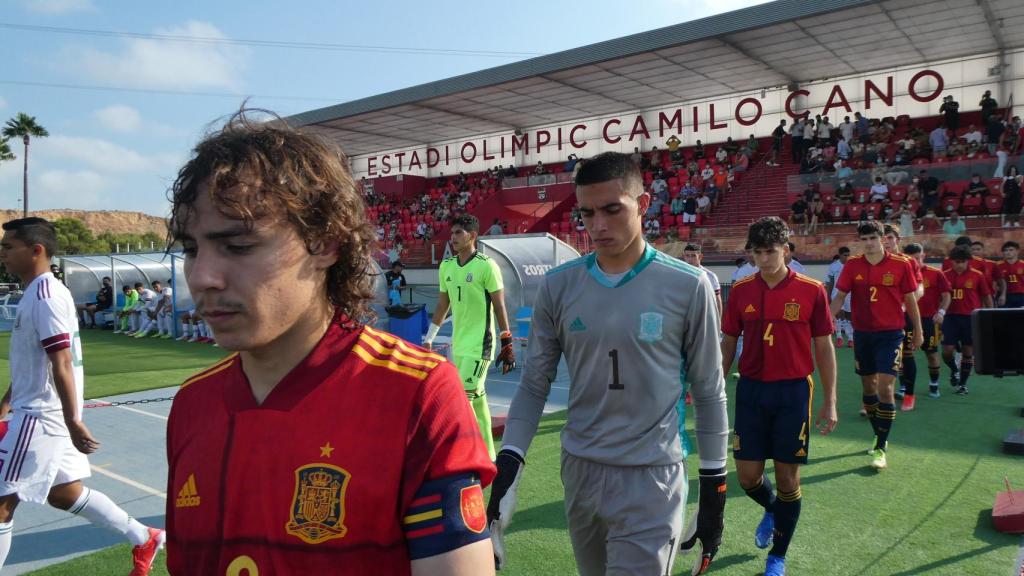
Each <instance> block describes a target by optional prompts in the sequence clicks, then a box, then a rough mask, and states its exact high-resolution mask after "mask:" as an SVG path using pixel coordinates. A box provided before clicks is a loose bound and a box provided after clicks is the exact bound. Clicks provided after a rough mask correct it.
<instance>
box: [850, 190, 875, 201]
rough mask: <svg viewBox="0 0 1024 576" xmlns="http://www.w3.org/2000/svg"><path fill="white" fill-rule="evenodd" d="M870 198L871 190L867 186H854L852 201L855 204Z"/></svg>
mask: <svg viewBox="0 0 1024 576" xmlns="http://www.w3.org/2000/svg"><path fill="white" fill-rule="evenodd" d="M869 198H871V190H870V189H868V188H854V189H853V201H854V202H856V203H857V204H864V203H866V202H867V201H868V199H869Z"/></svg>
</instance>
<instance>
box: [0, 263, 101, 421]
mask: <svg viewBox="0 0 1024 576" xmlns="http://www.w3.org/2000/svg"><path fill="white" fill-rule="evenodd" d="M65 348H70V349H71V363H72V367H73V373H74V378H75V401H76V402H77V403H78V408H79V410H78V413H79V414H81V408H82V403H83V402H82V397H83V385H84V383H85V374H84V371H83V368H82V341H81V339H80V337H79V334H78V316H77V314H76V311H75V301H74V299H73V298H72V297H71V292H70V291H68V289H67V287H65V286H64V285H63V284H61V283H60V282H59V281H57V279H56V278H54V277H53V274H51V273H49V272H47V273H46V274H43V275H41V276H38V277H36V278H35V279H34V280H32V282H30V283H29V285H28V286H26V287H25V294H24V296H22V298H21V300H20V301H19V302H18V311H17V315H16V316H15V320H14V329H13V330H12V333H11V352H10V363H11V365H10V368H11V408H12V409H14V410H19V411H24V412H27V413H30V414H32V415H34V416H37V417H39V418H40V419H41V420H42V421H43V422H44V423H47V424H48V426H47V431H48V432H49V433H50V434H60V431H61V430H63V433H64V434H65V435H66V434H67V428H66V427H65V425H64V415H63V412H62V408H61V403H60V397H59V396H57V389H56V386H55V384H54V380H53V370H52V369H51V367H50V360H49V357H48V356H47V354H48V353H52V352H56V351H59V350H63V349H65Z"/></svg>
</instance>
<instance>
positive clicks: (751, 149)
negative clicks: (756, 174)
mask: <svg viewBox="0 0 1024 576" xmlns="http://www.w3.org/2000/svg"><path fill="white" fill-rule="evenodd" d="M760 146H761V143H760V142H758V141H757V138H754V135H753V134H751V135H750V138H747V146H746V154H747V157H748V158H750V159H753V158H754V154H757V150H758V148H760Z"/></svg>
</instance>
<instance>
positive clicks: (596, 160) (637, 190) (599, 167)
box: [576, 152, 644, 197]
mask: <svg viewBox="0 0 1024 576" xmlns="http://www.w3.org/2000/svg"><path fill="white" fill-rule="evenodd" d="M582 162H583V166H582V167H581V168H580V171H579V172H577V173H576V185H577V186H586V185H588V184H600V183H602V182H608V181H610V180H616V179H621V180H622V189H623V190H624V191H626V192H629V194H630V195H631V196H633V197H637V196H639V195H641V194H643V191H644V185H643V176H642V175H641V174H640V167H639V166H637V165H636V163H635V162H633V159H632V158H630V155H629V154H620V153H619V152H603V153H601V154H598V155H597V156H594V157H593V158H590V159H589V160H584V161H582Z"/></svg>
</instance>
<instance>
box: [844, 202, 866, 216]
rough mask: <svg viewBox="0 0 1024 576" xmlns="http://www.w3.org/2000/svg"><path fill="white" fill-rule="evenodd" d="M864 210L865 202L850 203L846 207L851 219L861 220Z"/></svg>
mask: <svg viewBox="0 0 1024 576" xmlns="http://www.w3.org/2000/svg"><path fill="white" fill-rule="evenodd" d="M863 211H864V205H863V204H850V205H849V206H847V207H846V213H847V214H848V215H849V216H850V220H860V213H861V212H863Z"/></svg>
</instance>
